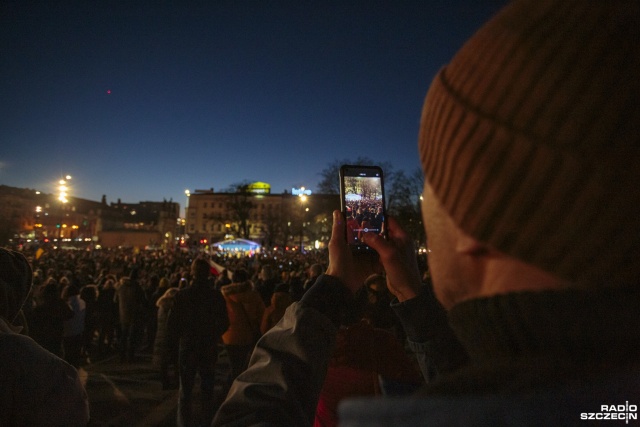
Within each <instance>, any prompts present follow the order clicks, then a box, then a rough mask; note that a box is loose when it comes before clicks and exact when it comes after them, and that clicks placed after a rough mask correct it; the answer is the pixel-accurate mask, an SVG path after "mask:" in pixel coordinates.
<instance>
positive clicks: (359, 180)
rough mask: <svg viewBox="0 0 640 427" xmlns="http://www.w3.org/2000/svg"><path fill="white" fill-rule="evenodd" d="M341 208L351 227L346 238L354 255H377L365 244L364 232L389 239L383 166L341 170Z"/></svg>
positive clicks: (347, 230) (345, 167)
mask: <svg viewBox="0 0 640 427" xmlns="http://www.w3.org/2000/svg"><path fill="white" fill-rule="evenodd" d="M340 209H341V210H342V215H343V217H344V219H345V222H346V224H347V226H346V231H345V232H346V239H347V243H348V244H349V246H350V247H351V249H352V251H353V252H356V253H374V252H375V251H374V250H373V249H372V248H370V247H369V246H368V245H366V244H364V243H362V236H363V234H364V233H369V232H373V233H378V234H380V235H381V236H384V237H386V233H387V225H386V208H385V194H384V179H383V174H382V168H380V167H379V166H357V165H343V166H341V167H340Z"/></svg>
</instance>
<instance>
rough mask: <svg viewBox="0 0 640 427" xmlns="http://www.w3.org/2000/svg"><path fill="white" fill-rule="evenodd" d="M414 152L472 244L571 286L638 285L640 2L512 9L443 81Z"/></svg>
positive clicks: (528, 1)
mask: <svg viewBox="0 0 640 427" xmlns="http://www.w3.org/2000/svg"><path fill="white" fill-rule="evenodd" d="M419 152H420V157H421V162H422V167H423V171H424V174H425V178H426V179H427V181H428V182H429V185H430V186H431V187H432V188H433V190H434V192H435V195H436V197H437V198H438V200H439V201H440V202H441V204H442V205H443V207H444V209H445V210H446V211H447V212H448V213H449V215H450V216H451V217H452V219H453V220H454V222H455V223H456V224H457V225H458V226H459V227H460V228H461V229H462V230H464V231H465V232H466V233H468V234H469V235H471V236H473V237H475V238H476V239H478V240H480V241H482V242H485V243H487V244H489V245H491V246H492V247H494V248H496V249H498V250H500V251H502V252H504V253H507V254H509V255H511V256H514V257H516V258H518V259H520V260H522V261H524V262H527V263H529V264H532V265H535V266H537V267H539V268H541V269H543V270H545V271H548V272H551V273H553V274H555V275H557V276H559V277H561V278H564V279H566V280H570V281H572V282H575V283H579V284H593V285H597V286H599V285H603V284H608V285H621V284H626V283H638V282H639V279H640V2H638V1H637V0H631V1H622V0H615V1H613V0H603V1H596V0H558V1H553V0H524V1H515V2H513V3H510V4H509V5H507V6H506V7H505V8H504V9H503V10H502V11H501V12H499V13H498V14H497V15H496V16H495V17H494V18H493V19H492V20H490V21H489V22H488V23H487V24H485V25H484V26H483V27H482V28H481V29H480V30H479V31H478V32H477V33H476V34H475V35H474V36H473V37H472V38H471V39H470V40H469V41H467V43H466V44H465V45H464V46H463V47H462V48H461V50H460V51H459V52H458V53H457V54H456V55H455V56H454V58H453V59H452V60H451V63H450V64H449V65H447V66H446V67H444V68H443V69H442V70H440V72H439V73H438V74H437V76H436V77H435V79H434V81H433V83H432V85H431V87H430V89H429V92H428V94H427V97H426V100H425V104H424V109H423V113H422V123H421V130H420V137H419Z"/></svg>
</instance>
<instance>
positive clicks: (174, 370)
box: [151, 288, 179, 390]
mask: <svg viewBox="0 0 640 427" xmlns="http://www.w3.org/2000/svg"><path fill="white" fill-rule="evenodd" d="M177 293H178V288H168V289H166V290H165V292H164V294H163V295H162V296H161V297H160V298H159V299H158V301H156V307H157V308H158V315H157V318H158V326H157V329H156V337H155V342H154V346H153V358H152V360H151V361H152V363H153V365H154V366H155V367H156V368H158V369H159V370H160V380H161V381H162V389H163V390H169V389H172V388H176V386H177V383H178V381H177V377H178V344H179V343H178V341H177V340H176V337H175V334H174V335H172V334H171V333H170V332H169V321H168V320H169V316H170V314H171V311H172V310H173V307H174V305H175V296H176V294H177Z"/></svg>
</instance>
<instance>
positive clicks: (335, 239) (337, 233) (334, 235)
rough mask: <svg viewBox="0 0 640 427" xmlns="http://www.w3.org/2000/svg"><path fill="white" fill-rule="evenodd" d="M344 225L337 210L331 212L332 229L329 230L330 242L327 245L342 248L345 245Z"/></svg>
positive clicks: (340, 213)
mask: <svg viewBox="0 0 640 427" xmlns="http://www.w3.org/2000/svg"><path fill="white" fill-rule="evenodd" d="M345 227H346V224H345V221H344V218H343V217H342V212H340V211H339V210H335V211H333V227H332V228H331V240H330V241H329V245H331V246H336V247H342V246H344V245H346V244H347V238H346V228H345Z"/></svg>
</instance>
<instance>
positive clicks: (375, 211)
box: [346, 200, 384, 243]
mask: <svg viewBox="0 0 640 427" xmlns="http://www.w3.org/2000/svg"><path fill="white" fill-rule="evenodd" d="M346 217H347V242H349V243H357V242H361V241H362V237H363V236H364V234H365V233H368V232H374V233H378V234H383V233H384V209H383V208H382V200H374V201H364V200H360V201H350V202H347V203H346Z"/></svg>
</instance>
